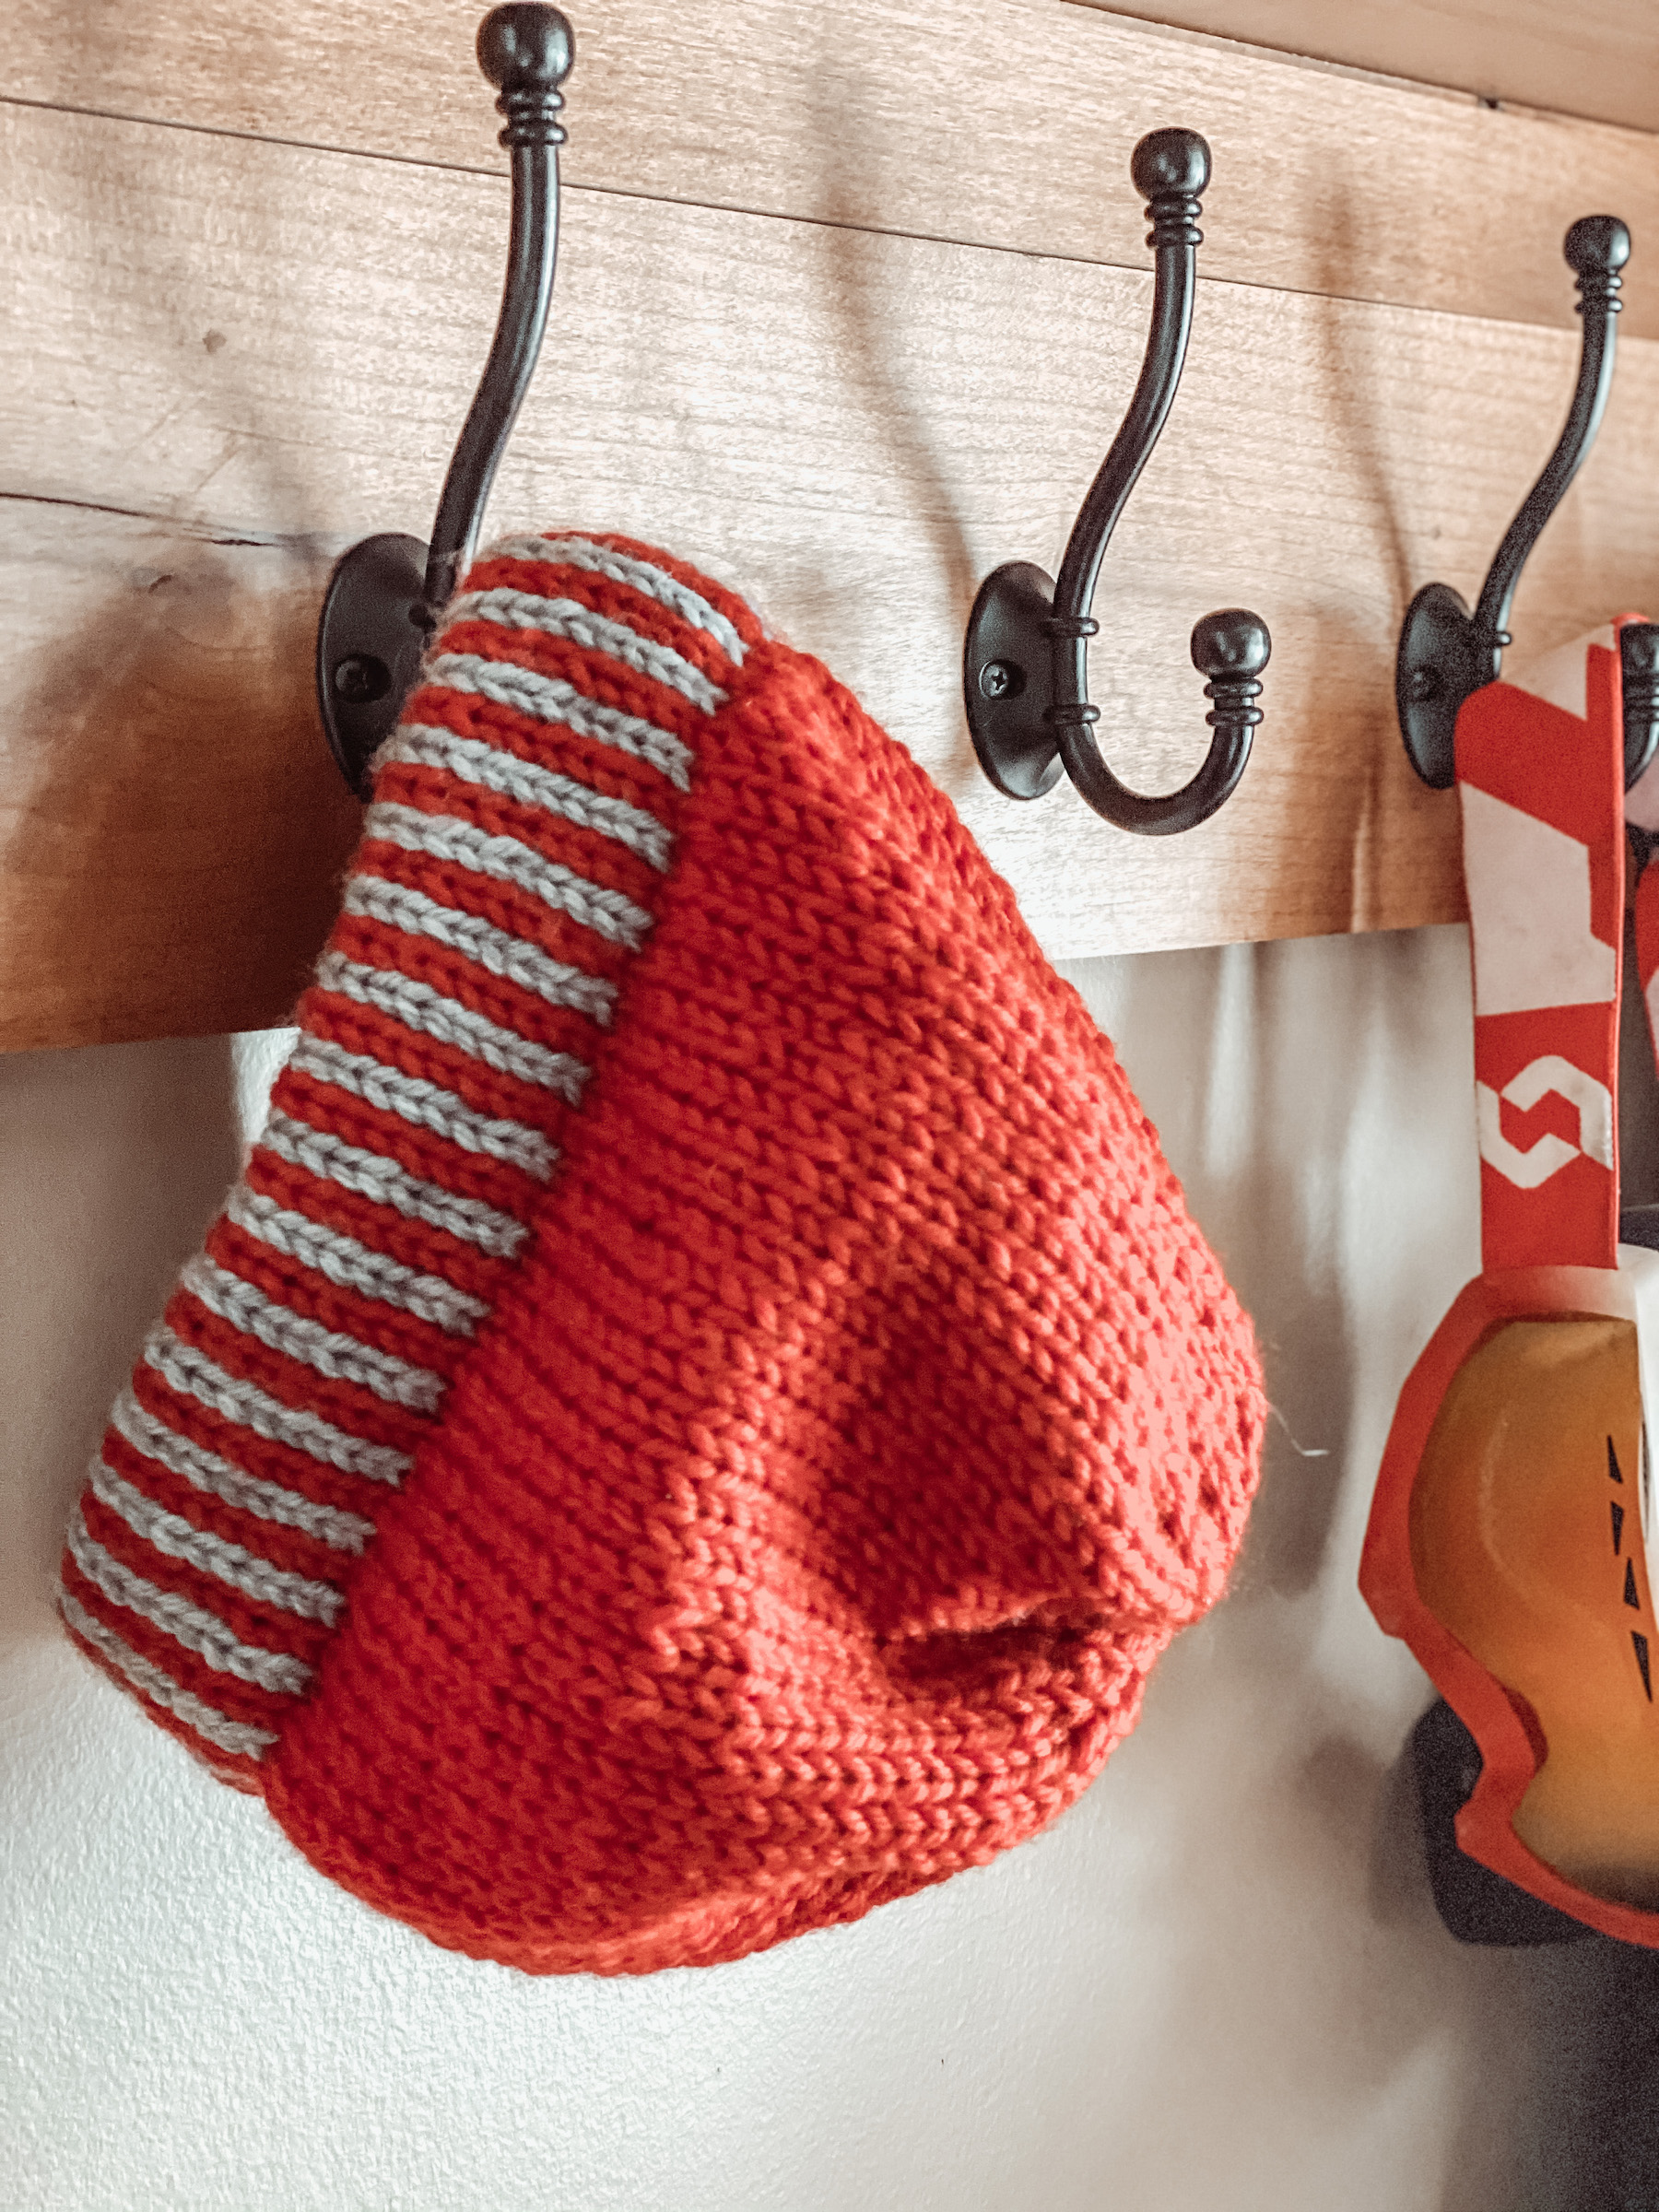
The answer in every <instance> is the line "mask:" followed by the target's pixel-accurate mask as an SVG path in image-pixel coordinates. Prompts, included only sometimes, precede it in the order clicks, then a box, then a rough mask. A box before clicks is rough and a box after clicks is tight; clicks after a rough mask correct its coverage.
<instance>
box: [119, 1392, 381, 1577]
mask: <svg viewBox="0 0 1659 2212" xmlns="http://www.w3.org/2000/svg"><path fill="white" fill-rule="evenodd" d="M110 1426H111V1428H112V1429H113V1430H115V1433H116V1434H117V1435H118V1436H123V1437H124V1438H125V1439H126V1441H127V1442H128V1443H129V1444H131V1445H132V1447H133V1449H134V1451H135V1452H137V1453H141V1454H142V1455H143V1456H144V1458H146V1459H153V1460H155V1461H156V1462H157V1463H158V1465H161V1466H164V1467H166V1468H167V1469H168V1470H169V1472H170V1473H171V1474H174V1475H177V1476H180V1477H182V1479H183V1480H184V1481H185V1482H188V1483H189V1484H191V1485H192V1487H193V1488H195V1489H198V1490H205V1491H206V1493H207V1494H208V1496H209V1497H212V1498H221V1499H223V1500H224V1502H225V1503H226V1504H227V1505H233V1506H235V1507H236V1509H237V1511H238V1512H243V1513H252V1514H253V1515H254V1517H255V1518H256V1519H258V1520H261V1521H275V1522H276V1523H277V1524H278V1525H279V1526H281V1527H283V1528H297V1529H298V1530H299V1531H300V1534H301V1535H306V1536H314V1537H315V1538H316V1539H317V1541H318V1542H319V1543H320V1544H326V1545H328V1546H330V1547H332V1549H334V1550H335V1551H349V1552H352V1553H359V1552H361V1550H362V1549H363V1547H364V1546H365V1545H366V1544H367V1543H368V1541H369V1539H370V1537H371V1535H373V1534H374V1524H373V1522H372V1521H365V1520H364V1519H363V1517H362V1515H361V1514H360V1513H347V1512H342V1511H341V1510H340V1508H339V1507H338V1506H334V1505H319V1504H318V1503H317V1502H316V1500H315V1499H312V1498H307V1497H306V1496H305V1495H304V1493H303V1492H302V1491H300V1490H290V1489H288V1488H285V1487H284V1486H283V1485H282V1484H281V1483H279V1482H266V1481H265V1478H264V1477H262V1476H258V1475H250V1474H248V1473H246V1472H245V1471H244V1470H243V1469H242V1468H241V1467H233V1466H232V1465H231V1464H230V1462H229V1460H228V1459H221V1458H220V1457H219V1455H218V1453H217V1452H205V1451H204V1450H203V1449H202V1447H201V1445H200V1444H194V1443H192V1442H191V1441H190V1439H189V1438H188V1437H187V1436H180V1435H179V1434H178V1433H177V1432H176V1431H175V1430H171V1429H170V1428H168V1426H167V1425H166V1423H165V1422H164V1421H159V1420H158V1419H157V1418H156V1417H155V1415H154V1414H153V1413H151V1412H150V1410H149V1409H148V1407H147V1406H144V1405H141V1404H140V1402H139V1400H138V1399H137V1397H136V1396H135V1394H134V1392H133V1387H132V1385H131V1383H129V1384H128V1385H127V1387H126V1388H125V1389H124V1391H123V1392H122V1394H121V1395H120V1397H118V1398H117V1399H116V1401H115V1404H114V1406H113V1408H112V1412H111V1414H110Z"/></svg>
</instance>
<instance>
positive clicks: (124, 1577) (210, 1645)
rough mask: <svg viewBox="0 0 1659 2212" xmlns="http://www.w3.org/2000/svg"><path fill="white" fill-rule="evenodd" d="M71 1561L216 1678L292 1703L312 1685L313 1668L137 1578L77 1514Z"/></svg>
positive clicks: (112, 1598) (112, 1600)
mask: <svg viewBox="0 0 1659 2212" xmlns="http://www.w3.org/2000/svg"><path fill="white" fill-rule="evenodd" d="M69 1557H70V1558H71V1559H73V1560H74V1561H75V1563H76V1566H77V1567H78V1568H79V1569H80V1571H81V1572H82V1573H83V1574H84V1575H85V1576H86V1578H87V1580H88V1582H89V1583H91V1584H92V1585H93V1587H94V1588H95V1589H98V1590H101V1591H102V1592H103V1594H104V1595H105V1596H106V1597H107V1598H108V1599H109V1601H110V1603H111V1604H112V1606H126V1608H127V1610H128V1611H129V1612H132V1613H136V1614H137V1615H138V1616H139V1618H141V1619H143V1620H147V1621H148V1622H149V1624H150V1626H151V1627H152V1628H157V1629H161V1630H165V1632H166V1633H167V1634H168V1635H169V1636H171V1637H172V1638H173V1639H174V1641H176V1642H179V1643H182V1645H183V1646H184V1649H185V1650H186V1651H187V1652H194V1653H195V1654H196V1656H197V1657H198V1658H199V1659H206V1662H207V1664H208V1665H209V1666H211V1667H212V1668H214V1669H215V1670H216V1672H218V1674H221V1675H234V1676H235V1677H236V1678H237V1680H238V1681H239V1682H252V1683H253V1686H254V1688H256V1689H268V1690H270V1691H272V1692H273V1693H274V1694H275V1695H277V1696H278V1697H290V1698H294V1697H298V1696H299V1694H300V1691H301V1690H302V1689H303V1688H305V1686H306V1684H307V1683H308V1682H309V1681H310V1680H311V1677H312V1670H311V1668H310V1667H309V1666H307V1665H306V1664H305V1662H304V1660H303V1659H296V1658H295V1657H294V1656H293V1654H292V1653H291V1652H267V1651H265V1650H264V1649H263V1648H262V1647H261V1646H260V1645H259V1644H256V1643H243V1642H242V1641H241V1638H240V1637H238V1636H233V1635H232V1634H231V1632H230V1630H229V1629H228V1628H227V1627H226V1626H225V1624H224V1622H223V1621H222V1620H221V1619H220V1618H219V1617H218V1614H217V1613H209V1612H208V1611H207V1610H206V1607H205V1606H194V1605H192V1604H191V1602H190V1600H189V1598H187V1597H181V1596H180V1595H179V1594H178V1593H177V1592H176V1591H173V1590H161V1589H158V1588H157V1586H156V1584H155V1583H151V1582H147V1581H146V1580H145V1578H144V1576H143V1575H141V1574H135V1573H134V1572H133V1571H132V1569H131V1568H130V1567H125V1566H124V1565H123V1564H122V1562H121V1561H120V1560H119V1559H116V1557H115V1556H114V1554H113V1553H112V1552H108V1551H106V1550H105V1549H104V1547H103V1546H102V1545H101V1544H100V1543H99V1542H98V1541H97V1540H96V1539H95V1538H94V1537H93V1536H92V1535H91V1534H90V1532H89V1531H88V1527H87V1524H86V1521H85V1519H84V1518H83V1516H82V1515H81V1513H80V1512H79V1511H78V1509H77V1510H76V1515H75V1518H74V1520H73V1521H72V1522H71V1523H70V1524H69Z"/></svg>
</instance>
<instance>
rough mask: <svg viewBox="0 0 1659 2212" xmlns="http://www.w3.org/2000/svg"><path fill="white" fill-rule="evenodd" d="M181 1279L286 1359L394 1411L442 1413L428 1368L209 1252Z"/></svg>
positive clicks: (437, 1379) (224, 1317) (439, 1386)
mask: <svg viewBox="0 0 1659 2212" xmlns="http://www.w3.org/2000/svg"><path fill="white" fill-rule="evenodd" d="M179 1279H180V1280H181V1282H182V1284H183V1286H184V1288H185V1289H186V1290H188V1291H189V1292H190V1293H191V1295H192V1297H194V1298H199V1299H200V1300H201V1301H202V1303H203V1305H205V1306H206V1309H207V1311H208V1312H209V1313H214V1314H217V1315H218V1318H219V1320H220V1321H223V1322H228V1323H229V1325H230V1326H231V1327H232V1328H233V1329H240V1330H241V1332H242V1334H243V1335H247V1336H252V1337H253V1338H254V1340H255V1341H256V1342H257V1343H260V1344H263V1345H265V1346H266V1347H268V1348H269V1349H270V1350H271V1351H273V1352H280V1353H281V1354H282V1355H283V1357H284V1358H285V1359H294V1360H298V1361H299V1362H300V1365H301V1366H303V1367H310V1368H314V1369H315V1370H316V1371H317V1373H318V1374H320V1375H326V1376H327V1377H328V1379H329V1381H330V1382H355V1383H356V1384H357V1385H358V1387H359V1389H360V1390H371V1391H372V1392H373V1393H374V1394H375V1396H376V1397H377V1398H383V1399H384V1400H385V1401H386V1403H387V1405H389V1406H408V1407H409V1408H410V1409H411V1410H412V1411H413V1412H416V1413H436V1412H437V1410H438V1407H439V1405H440V1403H441V1400H442V1397H443V1391H444V1379H443V1377H442V1376H441V1375H435V1374H433V1373H432V1372H431V1371H430V1370H429V1369H428V1368H424V1367H412V1366H411V1365H410V1363H409V1362H408V1360H406V1359H396V1358H394V1355H393V1354H392V1353H391V1352H382V1351H381V1350H379V1349H378V1348H377V1347H375V1346H373V1345H371V1344H359V1342H358V1339H357V1338H356V1337H355V1336H347V1335H346V1334H345V1332H344V1331H343V1330H340V1329H329V1328H324V1325H323V1324H322V1323H321V1322H320V1321H312V1320H309V1319H308V1318H307V1317H306V1316H305V1315H304V1314H301V1313H296V1312H293V1311H292V1310H291V1309H290V1308H289V1307H288V1306H285V1305H281V1304H279V1303H278V1301H277V1300H276V1299H274V1298H267V1297H266V1295H265V1292H264V1291H263V1290H259V1289H256V1288H254V1286H253V1284H252V1283H245V1282H243V1280H242V1278H241V1276H240V1275H233V1274H232V1273H231V1271H230V1270H229V1267H221V1266H220V1265H219V1264H218V1261H217V1260H210V1259H209V1258H208V1257H207V1256H206V1253H197V1254H196V1256H195V1258H194V1260H187V1261H186V1262H185V1264H184V1267H183V1270H182V1274H181V1276H180V1278H179Z"/></svg>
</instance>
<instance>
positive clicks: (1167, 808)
mask: <svg viewBox="0 0 1659 2212" xmlns="http://www.w3.org/2000/svg"><path fill="white" fill-rule="evenodd" d="M1130 174H1131V176H1132V177H1133V179H1134V181H1135V186H1136V188H1137V189H1138V190H1139V192H1140V193H1141V194H1142V195H1143V196H1144V197H1145V199H1146V201H1147V217H1148V218H1149V220H1150V222H1151V224H1152V229H1151V231H1150V233H1149V234H1148V237H1147V244H1148V245H1149V246H1151V247H1152V249H1153V256H1154V264H1153V265H1154V272H1155V275H1154V284H1153V297H1152V325H1151V329H1150V330H1149V332H1148V333H1147V350H1146V353H1145V356H1144V357H1143V359H1142V361H1141V371H1140V376H1139V379H1138V381H1137V382H1136V384H1135V394H1134V397H1133V398H1132V399H1131V400H1130V403H1129V407H1128V411H1127V413H1126V414H1125V415H1124V419H1123V422H1122V424H1121V425H1120V427H1119V429H1118V433H1117V436H1116V437H1115V438H1114V439H1113V440H1112V446H1111V450H1110V451H1109V452H1108V453H1107V455H1106V458H1105V460H1104V461H1103V462H1102V463H1101V465H1100V471H1099V473H1098V475H1097V476H1096V477H1095V480H1094V482H1093V483H1092V484H1091V485H1090V486H1089V488H1088V495H1087V497H1086V498H1085V500H1084V501H1083V505H1082V507H1081V509H1080V510H1079V512H1078V514H1077V523H1076V524H1075V525H1074V527H1073V530H1072V534H1071V537H1070V539H1069V541H1068V543H1067V545H1066V548H1065V558H1064V559H1063V560H1062V561H1061V564H1060V575H1059V579H1058V581H1057V582H1055V583H1054V585H1053V587H1052V589H1053V603H1052V606H1051V605H1050V604H1049V588H1050V587H1049V583H1048V579H1047V577H1046V576H1044V575H1043V574H1042V571H1041V570H1039V569H1033V568H1031V567H1030V566H1029V564H1027V563H1024V562H1010V563H1007V564H1006V565H1005V566H1004V567H1003V568H1001V569H998V570H997V571H994V574H993V575H991V576H989V577H987V578H986V580H985V582H984V583H983V584H982V586H981V587H980V594H979V597H978V598H977V599H976V600H975V602H974V608H973V613H972V616H971V618H970V621H969V626H968V648H967V655H966V667H965V671H964V680H965V689H966V695H967V703H968V720H969V726H970V728H971V732H972V735H973V742H974V747H975V749H976V750H977V751H978V753H979V757H980V761H981V764H982V767H983V768H984V770H985V772H986V774H987V775H988V776H989V777H990V779H991V781H992V782H994V784H995V785H996V786H997V788H998V790H1000V791H1003V792H1005V793H1006V794H1007V795H1008V796H1009V797H1012V798H1036V797H1039V796H1040V795H1041V793H1043V792H1045V791H1048V790H1050V789H1052V787H1053V783H1054V781H1055V779H1056V777H1057V776H1058V774H1059V772H1060V768H1061V766H1062V764H1063V765H1064V767H1065V772H1066V773H1067V774H1068V775H1069V776H1070V778H1071V780H1072V782H1074V783H1075V784H1076V785H1077V790H1078V792H1079V793H1080V794H1081V795H1082V797H1083V798H1084V799H1085V800H1086V801H1087V802H1088V805H1089V806H1092V807H1093V808H1094V810H1095V812H1096V813H1097V814H1100V815H1103V816H1104V817H1105V818H1106V819H1107V820H1108V821H1110V822H1112V823H1115V824H1116V826H1117V827H1118V828H1119V829H1121V830H1135V831H1136V832H1137V833H1139V834H1140V835H1142V836H1149V837H1157V836H1167V835H1170V834H1172V833H1173V832H1176V831H1179V830H1191V829H1193V828H1194V827H1195V825H1196V824H1197V823H1199V822H1202V821H1204V820H1206V818H1208V817H1209V816H1210V815H1212V814H1214V813H1215V811H1216V809H1217V807H1218V806H1220V805H1221V804H1222V803H1223V801H1224V800H1226V799H1227V798H1228V797H1230V795H1231V793H1232V791H1233V789H1234V787H1235V786H1236V784H1237V783H1238V781H1239V778H1240V777H1241V775H1242V774H1243V772H1244V764H1245V762H1246V761H1247V760H1248V759H1249V758H1250V747H1251V739H1252V737H1253V734H1254V731H1255V729H1256V726H1257V724H1259V723H1260V722H1261V719H1262V714H1261V710H1260V708H1258V707H1257V706H1256V705H1255V703H1254V702H1255V700H1256V699H1257V698H1258V697H1259V696H1260V694H1261V689H1262V687H1261V685H1260V684H1259V683H1258V682H1257V681H1256V678H1257V677H1259V676H1260V674H1261V672H1262V670H1263V669H1264V668H1265V666H1266V665H1267V658H1268V655H1269V653H1271V651H1272V641H1271V640H1270V638H1269V637H1268V634H1267V626H1266V624H1265V622H1263V621H1262V620H1261V619H1260V618H1259V617H1257V616H1255V615H1253V614H1251V613H1249V612H1248V611H1247V610H1246V609H1244V608H1242V607H1232V608H1229V609H1227V610H1226V611H1225V612H1223V613H1220V614H1214V615H1206V617H1205V618H1204V619H1203V620H1202V621H1201V622H1199V623H1198V624H1197V625H1196V627H1195V628H1194V631H1193V641H1192V653H1193V662H1194V666H1195V667H1197V668H1198V669H1199V671H1200V672H1201V673H1202V674H1203V675H1204V676H1206V677H1208V678H1209V681H1208V682H1207V683H1206V686H1205V695H1206V698H1208V699H1210V700H1213V701H1214V702H1215V705H1214V710H1213V712H1211V713H1210V714H1209V715H1208V716H1207V717H1206V719H1207V721H1208V723H1209V724H1210V727H1211V729H1212V730H1213V731H1214V733H1215V734H1214V736H1213V737H1212V739H1211V742H1210V749H1209V752H1208V754H1207V756H1206V759H1205V761H1204V765H1203V766H1202V767H1201V768H1200V769H1199V771H1198V772H1197V774H1196V775H1195V776H1194V777H1193V778H1192V780H1191V781H1190V782H1187V783H1185V784H1183V785H1182V788H1181V790H1179V791H1176V792H1171V793H1169V794H1166V795H1164V796H1162V797H1158V798H1144V797H1142V795H1141V794H1139V793H1138V792H1134V791H1131V790H1130V789H1129V787H1128V786H1127V785H1126V784H1124V783H1123V782H1120V781H1119V780H1118V778H1117V777H1116V776H1115V775H1113V773H1112V771H1111V769H1110V768H1108V767H1107V765H1106V762H1105V760H1104V759H1102V758H1101V756H1100V748H1099V747H1098V746H1097V745H1096V744H1095V742H1094V739H1093V737H1092V736H1091V735H1089V732H1090V731H1091V729H1092V727H1093V725H1094V724H1095V723H1097V722H1098V721H1099V720H1100V709H1099V708H1098V707H1095V706H1093V705H1091V704H1090V703H1089V698H1088V640H1089V639H1090V638H1092V637H1094V636H1095V635H1096V634H1097V633H1098V631H1099V629H1100V625H1099V623H1098V622H1096V621H1095V620H1094V619H1093V618H1092V617H1091V616H1090V614H1089V612H1088V609H1089V606H1090V604H1091V603H1092V601H1093V598H1094V594H1095V588H1096V585H1097V584H1098V582H1099V581H1100V565H1101V563H1102V561H1103V560H1104V559H1105V557H1106V548H1107V547H1108V546H1109V545H1110V544H1111V542H1112V531H1113V530H1114V529H1115V528H1116V527H1117V523H1118V519H1119V517H1120V516H1121V515H1122V513H1123V512H1124V506H1125V505H1126V504H1127V502H1128V499H1129V495H1130V493H1131V492H1132V491H1133V490H1134V488H1135V483H1136V481H1137V480H1138V478H1139V477H1140V473H1141V471H1142V469H1143V468H1145V466H1146V465H1147V461H1148V460H1149V459H1150V457H1151V453H1152V449H1153V447H1154V446H1155V445H1156V444H1157V443H1158V440H1159V434H1160V433H1161V431H1162V429H1163V427H1164V424H1165V422H1166V420H1167V419H1168V418H1169V413H1170V408H1171V405H1172V404H1173V402H1174V398H1175V393H1176V390H1177V387H1178V386H1179V384H1180V382H1181V371H1182V364H1183V362H1184V360H1185V359H1186V347H1187V338H1188V335H1189V334H1190V332H1191V330H1192V323H1193V295H1194V288H1195V285H1196V278H1197V250H1198V247H1199V246H1200V244H1201V243H1202V242H1203V238H1204V233H1203V232H1202V231H1201V230H1200V229H1199V228H1198V218H1199V216H1200V215H1201V214H1202V213H1203V206H1202V203H1201V201H1200V199H1199V196H1198V195H1199V194H1200V193H1202V192H1203V191H1204V189H1205V188H1206V185H1207V184H1208V182H1209V174H1210V157H1209V147H1207V146H1206V144H1205V142H1204V140H1203V139H1202V138H1201V137H1199V135H1198V134H1197V133H1196V132H1195V131H1182V130H1165V131H1154V132H1152V133H1151V134H1150V135H1148V136H1147V137H1145V138H1143V139H1142V140H1141V142H1140V144H1139V145H1138V146H1137V147H1135V155H1134V159H1132V161H1131V163H1130ZM1033 629H1034V630H1035V632H1036V636H1035V637H1033V636H1032V635H1031V634H1030V633H1031V631H1032V630H1033ZM1039 640H1041V642H1039ZM1016 702H1018V703H1016Z"/></svg>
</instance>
